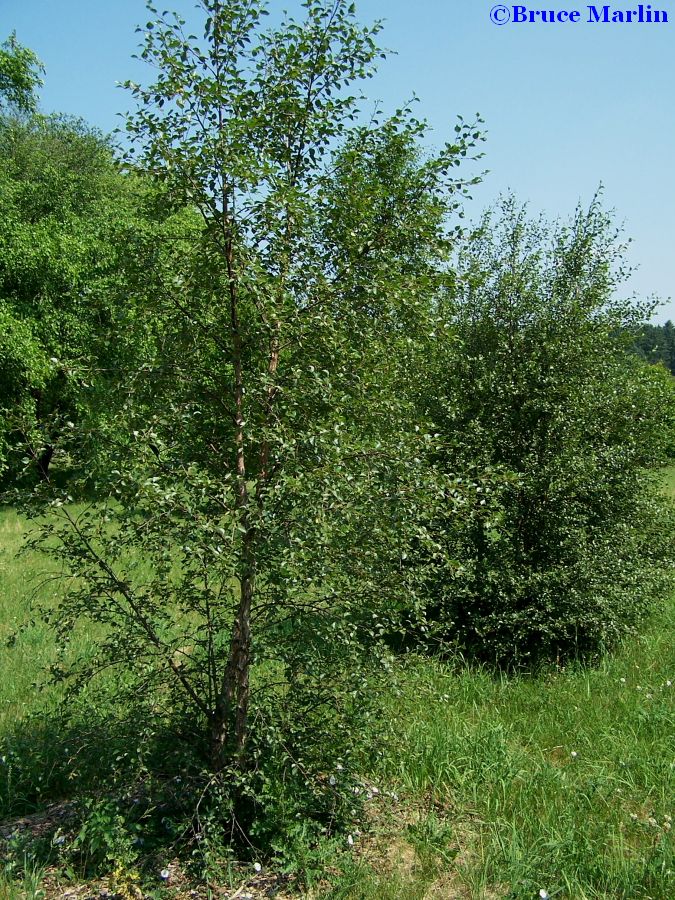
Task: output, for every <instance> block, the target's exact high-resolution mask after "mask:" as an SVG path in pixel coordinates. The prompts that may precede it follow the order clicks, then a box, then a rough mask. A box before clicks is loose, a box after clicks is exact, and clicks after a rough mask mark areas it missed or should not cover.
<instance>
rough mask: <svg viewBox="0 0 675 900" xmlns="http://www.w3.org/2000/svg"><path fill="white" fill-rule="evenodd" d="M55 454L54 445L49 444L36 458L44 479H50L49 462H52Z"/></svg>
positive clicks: (41, 476)
mask: <svg viewBox="0 0 675 900" xmlns="http://www.w3.org/2000/svg"><path fill="white" fill-rule="evenodd" d="M53 456H54V447H53V445H52V444H47V446H46V447H45V449H44V450H43V451H42V453H40V455H39V456H38V457H37V459H36V463H37V468H38V472H39V473H40V478H41V479H42V480H43V481H49V464H50V463H51V461H52V457H53Z"/></svg>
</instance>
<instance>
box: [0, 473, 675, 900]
mask: <svg viewBox="0 0 675 900" xmlns="http://www.w3.org/2000/svg"><path fill="white" fill-rule="evenodd" d="M664 484H665V488H666V490H667V491H668V492H669V493H670V494H671V496H673V497H675V469H672V470H669V471H668V472H667V473H666V477H665V481H664ZM24 529H25V525H24V522H23V521H22V520H21V518H20V517H19V516H17V514H16V513H15V512H13V511H12V510H8V509H5V510H0V547H1V549H0V640H3V641H4V640H6V638H7V637H8V636H9V634H10V632H11V631H12V630H13V629H15V628H16V627H17V626H21V625H23V626H26V627H25V629H24V630H23V631H20V632H19V634H18V636H17V639H16V641H15V642H14V644H13V646H11V647H10V648H9V649H8V650H6V651H5V652H3V653H2V654H1V655H0V743H2V741H3V737H4V738H7V736H8V735H11V734H12V733H13V732H14V731H16V729H17V728H19V727H20V726H21V723H22V722H23V721H25V720H26V717H27V715H28V714H29V713H31V712H35V711H38V710H47V711H48V710H51V709H54V708H55V705H56V700H57V699H58V696H59V690H58V689H55V688H45V689H44V690H37V689H36V687H35V685H37V684H40V683H41V682H43V681H44V676H43V674H42V673H43V672H44V669H45V666H47V665H48V664H49V662H50V659H51V658H52V655H53V652H54V642H53V636H52V634H51V632H49V631H48V630H47V629H46V626H44V625H42V624H41V623H40V622H39V621H33V617H32V600H31V598H32V597H34V587H33V582H34V578H35V576H36V574H37V573H38V572H39V571H40V569H41V567H42V565H43V560H41V559H36V558H35V557H32V556H30V555H24V556H23V557H21V558H20V559H19V560H18V561H17V559H16V558H15V553H16V551H17V550H18V548H19V546H20V543H21V539H22V534H23V532H24ZM40 590H41V591H42V597H43V599H45V598H48V596H49V591H53V590H58V588H57V587H55V586H53V585H52V586H44V587H43V588H41V589H40ZM45 592H46V593H45ZM92 639H93V638H92V635H91V634H89V633H87V632H86V631H85V630H82V632H81V634H78V638H77V641H76V642H75V650H76V651H77V649H78V647H79V649H80V650H81V651H85V650H86V648H87V646H88V645H89V643H90V642H91V640H92ZM673 682H675V601H673V602H671V603H670V604H668V605H667V607H666V608H665V609H664V610H663V611H662V613H661V614H660V615H659V616H658V617H657V618H655V619H654V620H653V621H652V622H651V624H650V626H649V627H648V628H647V629H646V630H645V631H644V632H643V634H641V636H640V637H637V638H635V639H634V640H631V641H627V642H626V644H625V646H623V647H622V648H620V649H619V650H618V651H617V652H616V653H614V654H613V655H611V656H609V657H607V658H605V659H604V661H603V662H602V664H601V665H600V666H599V667H597V668H594V669H590V668H584V667H581V666H579V667H571V668H568V669H567V670H555V671H551V672H549V673H548V674H547V675H542V676H539V677H537V678H529V677H525V676H520V677H513V676H512V677H506V676H504V677H501V678H499V677H495V676H493V675H491V674H490V673H489V672H487V671H486V670H483V669H480V668H476V667H475V666H473V667H472V666H468V665H464V664H463V663H462V661H461V660H457V661H455V662H454V663H453V664H452V665H448V664H441V663H439V662H437V661H432V660H428V659H423V658H416V657H410V658H408V659H407V660H406V661H405V662H404V663H403V664H401V665H400V666H399V667H398V668H397V669H395V670H394V672H393V673H392V675H391V677H390V678H389V679H388V680H387V684H386V688H385V692H384V699H383V704H384V714H385V719H386V721H387V723H388V725H387V727H386V729H385V732H384V735H385V736H384V738H383V739H382V741H381V745H380V746H379V747H377V748H376V749H375V751H374V752H373V754H372V762H371V766H370V771H369V772H367V773H365V774H366V781H367V783H368V784H370V785H371V788H370V790H369V796H370V799H369V800H368V802H367V804H366V809H367V817H366V821H365V823H363V824H362V825H361V832H362V833H361V834H359V833H356V832H355V833H354V835H353V836H352V837H353V844H352V843H351V842H349V843H348V842H347V839H346V836H345V841H344V849H343V851H342V852H340V853H338V854H337V856H328V855H327V857H326V871H330V872H331V875H330V877H328V875H327V876H326V878H325V879H324V881H322V882H321V883H320V885H319V886H318V887H316V888H315V889H314V893H313V894H312V896H315V897H319V896H320V897H325V898H330V900H348V898H353V900H407V898H409V900H424V898H427V900H432V898H439V900H441V898H443V900H452V898H476V900H480V898H483V900H489V898H507V897H508V898H512V900H518V898H537V897H539V896H540V891H545V892H546V893H547V894H548V896H550V897H556V898H570V900H599V898H625V900H639V898H643V900H670V898H672V897H675V875H674V873H675V841H674V839H673V832H672V830H671V819H672V818H675V686H674V685H673ZM44 740H45V741H46V744H47V745H48V744H49V742H50V740H51V741H52V743H53V746H54V748H57V747H59V746H60V745H59V741H58V740H56V738H55V736H53V735H51V736H50V735H49V734H47V735H46V736H44ZM366 742H367V741H366ZM52 752H53V753H56V752H57V751H56V749H54V750H53V751H52ZM38 757H39V759H41V760H42V761H43V763H42V764H41V765H42V768H40V767H38V766H37V765H36V766H34V768H33V770H32V771H29V772H28V776H26V774H25V773H24V781H25V778H26V777H30V778H33V779H34V781H35V782H36V784H35V785H34V788H35V789H34V790H33V792H32V793H31V794H30V796H29V795H28V793H26V792H25V791H24V794H23V795H22V796H21V797H18V798H17V797H16V796H11V795H10V793H9V792H8V789H7V785H8V783H9V779H8V777H7V772H6V771H5V773H4V782H3V783H4V785H5V787H4V793H3V795H2V798H0V802H2V803H3V804H4V815H5V817H10V816H11V815H15V814H16V813H17V812H18V811H19V810H21V811H22V812H24V811H29V810H30V809H31V808H32V809H36V810H39V809H43V808H44V807H45V806H46V805H47V804H48V803H51V802H54V801H55V800H60V799H63V798H64V796H66V795H67V786H66V787H64V784H63V782H50V781H49V778H48V777H47V776H46V775H45V770H44V760H45V758H47V759H48V758H49V756H48V753H47V757H45V755H44V752H43V753H42V756H40V755H39V754H38ZM21 764H22V762H21V760H19V759H18V758H17V759H15V765H16V766H20V765H21ZM5 768H6V764H5ZM0 775H2V773H0ZM43 777H44V778H45V782H44V783H45V784H46V786H45V787H42V788H41V787H40V786H39V784H37V782H38V779H41V778H43ZM0 780H2V778H0ZM22 866H23V868H21V867H20V866H19V867H18V869H17V872H16V873H15V874H13V873H11V872H8V873H6V874H5V875H3V876H1V877H0V898H12V900H13V898H14V897H16V898H18V897H28V896H38V895H39V885H38V881H39V871H38V863H37V862H36V861H35V860H31V859H30V857H28V858H27V859H25V860H24V861H23V862H22ZM251 891H252V892H254V891H255V887H254V886H252V887H251ZM48 894H49V892H48ZM252 895H253V896H256V894H255V893H252ZM49 896H59V894H58V893H56V894H54V893H53V892H52V893H51V894H49ZM225 896H227V894H225ZM261 896H262V895H261Z"/></svg>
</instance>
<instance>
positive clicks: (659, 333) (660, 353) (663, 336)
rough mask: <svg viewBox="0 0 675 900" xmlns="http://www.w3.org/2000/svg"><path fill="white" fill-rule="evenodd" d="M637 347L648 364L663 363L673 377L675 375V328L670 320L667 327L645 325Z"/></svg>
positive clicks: (637, 341) (637, 340) (666, 324)
mask: <svg viewBox="0 0 675 900" xmlns="http://www.w3.org/2000/svg"><path fill="white" fill-rule="evenodd" d="M635 346H636V349H637V352H638V353H639V354H640V356H641V357H642V358H643V359H646V360H647V362H650V363H661V364H662V365H664V366H665V367H666V368H667V369H668V370H669V372H670V373H671V375H675V326H674V325H673V323H672V322H671V321H670V320H668V321H667V322H666V323H665V325H651V324H647V325H644V326H643V327H642V328H641V330H640V331H639V333H638V335H637V338H636V341H635Z"/></svg>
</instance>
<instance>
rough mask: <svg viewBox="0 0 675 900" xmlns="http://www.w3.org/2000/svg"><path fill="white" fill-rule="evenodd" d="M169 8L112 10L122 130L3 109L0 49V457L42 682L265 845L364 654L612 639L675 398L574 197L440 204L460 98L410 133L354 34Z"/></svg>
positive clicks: (650, 549) (309, 17)
mask: <svg viewBox="0 0 675 900" xmlns="http://www.w3.org/2000/svg"><path fill="white" fill-rule="evenodd" d="M201 6H202V7H203V9H204V11H205V13H206V15H205V18H204V22H203V39H200V40H198V39H197V38H196V37H194V36H189V37H186V36H185V33H184V31H183V29H182V25H181V23H180V20H176V21H174V20H173V19H171V17H169V16H167V15H157V16H155V17H154V18H153V19H152V21H151V22H149V23H148V25H147V27H146V29H145V30H144V41H145V43H144V49H143V52H142V56H143V58H144V59H146V60H147V61H149V62H150V63H152V64H153V66H154V69H153V71H154V72H155V73H156V80H155V81H154V83H152V84H150V85H147V86H142V85H137V84H130V85H128V88H129V90H130V92H131V95H132V96H133V98H134V99H135V101H136V103H137V111H136V112H135V113H134V114H132V115H131V116H129V118H128V120H127V139H128V141H129V143H130V146H131V150H130V151H129V152H128V153H127V154H126V155H125V156H120V155H119V154H118V153H117V152H116V151H114V149H113V147H112V145H111V144H110V142H109V141H108V140H107V139H106V138H104V137H102V136H101V135H99V134H97V133H96V132H94V131H92V129H90V128H88V127H87V126H86V124H84V123H81V122H76V121H72V120H69V119H63V118H59V117H44V116H40V115H37V114H35V112H34V110H33V107H34V101H33V99H32V98H33V93H32V91H33V88H34V86H35V84H36V81H37V78H38V75H39V70H38V68H37V61H36V60H35V59H34V57H33V56H32V55H31V54H29V53H28V51H24V50H23V49H22V48H20V47H19V46H18V45H17V44H16V42H13V41H10V42H9V43H8V44H6V45H5V46H4V49H3V51H2V53H3V54H4V56H2V57H0V63H1V66H0V72H5V73H9V74H8V78H9V81H8V82H0V87H3V85H4V90H5V98H6V101H7V103H8V104H9V106H8V107H7V109H6V110H5V112H4V115H3V117H2V120H1V121H0V247H1V251H2V252H1V253H0V348H1V351H2V352H1V355H0V408H1V409H2V420H1V424H0V464H1V465H2V467H3V475H4V478H5V483H6V487H7V497H9V498H15V499H16V498H20V497H23V498H24V499H25V498H26V497H27V496H28V498H29V500H30V501H31V502H34V503H35V504H37V505H36V506H35V508H36V509H37V510H39V511H40V512H43V511H44V508H45V504H49V505H50V508H51V510H52V516H51V517H50V518H49V519H48V520H47V524H46V525H45V526H44V528H43V531H42V540H41V539H40V538H36V539H35V540H36V543H37V544H40V545H41V546H42V547H43V549H44V550H45V552H46V553H48V554H50V555H52V556H55V557H56V559H57V561H58V564H59V566H60V567H61V569H62V570H63V571H64V572H66V573H67V574H68V575H69V576H70V578H69V581H68V589H67V591H66V593H65V596H64V597H63V598H62V599H61V600H60V601H59V603H58V605H57V607H56V608H54V607H51V608H49V609H47V610H46V612H45V614H46V615H47V616H48V617H49V619H50V621H52V622H53V624H54V627H55V629H56V630H57V631H58V633H59V636H60V642H59V643H60V647H61V654H62V658H61V659H60V660H59V661H58V664H56V665H55V667H54V671H55V673H56V674H57V677H59V678H69V679H72V680H74V683H75V684H76V685H79V686H80V687H81V688H82V689H83V691H84V695H85V697H86V698H89V699H88V700H87V701H86V702H87V703H88V704H89V705H88V707H87V709H88V712H89V713H90V714H91V715H93V714H94V711H95V710H99V709H102V708H104V707H103V706H101V705H100V704H99V705H97V703H96V701H95V700H93V699H92V697H93V696H95V691H96V686H97V684H99V680H98V679H99V675H100V673H102V672H105V673H107V677H110V676H109V674H108V673H110V672H113V671H117V672H119V673H120V674H119V681H118V682H117V684H116V687H115V690H114V691H111V690H110V689H109V688H107V691H108V693H107V695H106V696H107V702H108V703H109V702H111V700H110V697H111V695H112V696H114V697H115V703H116V704H117V712H116V713H115V715H117V716H118V717H122V716H124V715H130V714H131V711H133V714H134V715H135V716H137V721H142V722H143V723H144V726H143V731H142V733H143V735H147V734H152V735H153V739H154V736H156V734H157V733H159V732H161V731H162V730H166V729H169V730H170V729H173V730H174V731H176V732H178V733H179V734H180V735H181V737H182V738H184V739H185V740H183V742H182V743H181V742H179V743H178V744H175V745H174V744H167V746H165V747H164V753H165V758H164V759H163V760H162V765H163V766H164V765H166V766H168V763H167V762H166V759H167V758H168V757H169V756H171V754H173V755H174V756H180V760H181V762H180V766H181V767H182V769H181V771H182V770H183V769H187V770H190V771H192V772H193V773H195V781H194V783H195V784H199V785H201V786H200V787H199V790H198V793H199V792H203V793H202V794H201V797H202V799H201V800H200V801H199V802H200V803H201V804H202V807H201V809H202V811H203V810H204V809H206V807H207V805H208V804H207V802H206V801H205V800H204V796H205V795H206V794H208V796H209V797H211V798H212V800H213V805H212V806H211V807H210V812H209V814H208V815H209V816H210V818H209V819H208V821H209V822H210V824H211V826H212V827H213V828H214V829H216V830H218V829H220V833H223V832H227V833H228V834H229V835H230V836H231V837H232V839H233V840H237V841H239V843H240V844H241V845H246V842H247V841H249V840H250V839H251V837H252V836H253V835H255V836H256V840H257V841H258V842H259V843H266V844H267V846H273V845H274V842H275V841H278V840H279V838H278V834H279V833H280V832H283V833H284V834H286V836H288V834H290V833H293V829H294V828H297V821H298V819H299V818H300V819H302V820H303V821H304V820H306V821H307V822H312V823H314V826H315V827H316V829H318V830H321V829H323V831H330V830H331V829H333V828H335V827H337V823H339V822H340V821H344V820H345V818H346V819H349V816H350V815H351V813H350V810H351V809H352V806H353V805H354V803H355V800H354V793H353V791H350V789H349V781H348V779H346V778H345V780H344V782H343V785H347V787H346V788H344V789H343V787H341V788H340V789H339V790H338V789H336V788H335V789H334V786H333V785H329V786H327V785H326V781H325V778H323V777H322V775H321V773H322V772H325V771H327V770H329V767H328V766H327V762H326V761H327V758H328V757H330V756H332V757H333V761H335V760H336V759H339V760H340V765H341V766H343V767H344V768H349V765H350V760H351V758H352V757H351V754H352V750H351V745H352V743H353V735H354V733H355V730H356V729H357V728H358V727H359V724H358V723H359V722H361V723H363V722H364V721H366V719H368V717H369V716H371V717H372V716H374V715H375V714H374V712H373V702H374V701H373V702H371V701H372V697H373V694H372V692H371V691H370V689H369V684H371V683H372V682H371V681H370V680H369V679H371V678H375V675H374V674H373V673H376V672H382V671H386V669H387V666H391V665H392V660H393V659H395V658H396V654H397V653H400V652H402V651H409V650H414V651H416V652H436V653H439V654H441V655H446V656H447V655H452V654H455V653H462V654H463V655H464V656H465V657H468V658H471V659H477V660H482V661H484V662H486V663H488V664H490V665H493V666H501V667H507V668H517V669H525V670H528V671H531V670H534V669H536V668H538V667H540V666H545V665H550V664H552V663H558V664H561V663H562V662H563V661H564V660H568V659H574V658H585V659H591V660H592V659H595V658H597V656H598V655H599V654H600V653H601V652H603V651H604V650H606V649H607V648H609V647H611V646H612V645H614V644H616V642H617V641H619V640H620V639H621V638H622V637H624V636H625V635H626V634H631V633H633V632H634V631H635V629H636V628H637V627H638V625H639V623H640V622H641V621H642V620H643V619H644V617H645V616H646V615H648V614H649V612H650V610H652V609H653V608H654V605H655V604H656V603H658V602H659V600H660V599H662V598H663V596H664V591H665V590H666V587H667V584H668V583H669V578H670V575H671V571H672V565H671V561H672V558H673V557H672V531H671V530H670V522H669V512H668V510H667V509H666V507H665V504H664V503H663V502H662V498H661V497H660V494H659V489H658V485H657V481H656V477H655V474H654V473H655V471H656V470H657V469H658V467H659V466H661V465H662V464H663V463H664V462H665V461H667V459H668V454H669V453H670V452H671V451H672V445H673V423H674V421H675V394H674V391H673V379H672V378H671V376H670V375H669V374H668V373H667V372H666V371H665V370H663V369H662V368H660V367H654V366H649V365H646V364H645V363H644V362H643V361H642V360H641V359H639V358H638V357H637V356H636V354H635V353H634V352H633V342H634V334H635V332H636V329H638V328H641V327H642V323H643V322H645V321H646V320H647V319H648V316H649V315H650V313H651V309H650V308H649V306H648V305H643V306H641V305H640V304H635V303H628V302H624V301H623V300H622V299H621V294H620V291H621V272H622V259H623V253H624V247H623V245H622V243H621V241H620V238H619V236H618V235H617V232H616V230H615V228H614V226H613V224H612V221H611V218H610V217H609V216H608V215H607V214H606V213H605V212H604V211H603V209H602V207H601V204H600V202H599V200H598V199H597V198H595V199H594V200H593V201H592V203H591V204H590V205H589V207H588V208H587V209H582V208H579V209H577V210H576V211H574V213H573V214H572V216H571V218H570V219H569V221H568V222H566V223H562V224H560V223H556V224H551V225H549V224H547V223H546V222H544V221H541V220H532V219H531V218H530V217H529V216H528V214H527V211H526V210H525V209H524V208H522V207H521V206H520V205H519V204H518V203H517V202H516V201H515V200H514V199H513V198H506V199H504V200H502V201H501V202H500V203H499V204H497V206H496V207H495V209H493V210H491V211H490V212H488V213H487V214H486V215H485V216H483V218H482V219H481V220H480V221H479V222H478V224H477V225H476V226H475V227H474V228H472V229H467V228H464V229H460V228H459V227H458V225H459V224H461V223H460V214H461V213H462V206H463V204H464V203H465V195H466V194H467V191H468V189H469V188H470V185H471V184H472V183H474V181H475V179H474V178H473V177H472V176H471V175H466V174H464V173H465V169H466V168H467V166H468V165H470V164H471V163H470V161H471V159H472V157H475V156H476V155H477V154H478V149H479V146H480V142H481V141H482V133H481V125H480V122H479V121H478V122H466V121H464V120H459V122H458V124H457V126H456V128H455V132H454V135H453V136H452V139H451V140H449V141H448V142H447V143H446V144H445V145H443V146H442V147H441V148H440V149H438V150H437V151H435V152H430V151H429V150H428V149H427V148H428V145H429V135H428V130H429V129H428V127H427V125H426V124H425V123H424V122H423V121H420V120H419V119H417V118H416V117H415V116H414V114H413V112H412V110H411V109H408V108H403V109H401V110H398V111H397V112H395V113H394V114H393V115H391V116H389V117H386V116H384V115H382V114H376V115H374V116H373V117H371V118H370V119H369V120H367V124H360V119H359V117H358V105H357V99H356V97H357V94H358V84H359V82H361V81H362V80H363V79H365V78H367V77H368V76H369V75H370V74H372V71H373V67H374V64H375V61H376V59H377V58H378V55H379V50H378V47H377V40H376V38H377V33H378V31H379V26H375V27H373V28H364V27H363V26H361V25H359V24H358V22H357V21H356V19H355V13H354V9H353V6H351V5H349V4H348V3H346V2H342V0H337V2H335V3H330V4H326V3H324V2H321V0H308V3H307V4H305V6H304V10H305V17H304V19H303V20H302V21H301V22H295V21H293V20H284V21H283V22H282V23H281V24H279V25H277V26H276V27H275V28H274V29H272V30H271V31H266V30H264V29H263V28H262V27H261V21H262V16H263V14H264V12H265V9H264V5H263V4H261V3H257V2H255V3H251V2H249V0H229V2H227V3H224V2H222V0H203V3H202V4H201ZM3 67H4V68H3ZM17 73H18V75H17ZM7 84H9V85H10V87H9V88H7ZM83 497H88V498H90V499H91V500H92V502H91V503H89V504H88V505H86V507H84V508H83V509H81V508H79V507H74V506H73V500H74V499H75V500H77V499H82V498H83ZM83 619H85V620H90V621H92V622H94V623H96V627H97V629H98V631H97V633H98V634H100V636H101V637H100V640H99V641H98V642H97V643H96V644H95V645H94V646H93V647H92V650H91V654H90V656H82V655H81V656H78V658H77V659H76V660H73V659H72V658H71V657H70V656H69V654H68V641H69V636H70V635H71V634H72V633H74V630H75V628H76V625H77V623H78V622H80V621H82V620H83ZM93 692H94V693H93ZM371 721H372V719H371ZM116 727H117V726H116ZM149 739H150V738H148V740H149ZM139 740H141V738H139ZM139 758H140V757H139ZM172 758H173V757H172ZM190 767H192V768H191V769H190ZM205 771H206V772H207V775H208V777H207V778H206V782H204V781H203V780H202V781H199V777H201V776H199V777H198V775H197V774H196V773H201V774H202V775H203V773H204V772H205ZM202 815H204V813H203V812H202ZM200 821H201V820H200ZM314 826H312V827H314ZM200 827H201V825H200ZM307 827H308V828H309V826H307ZM317 833H318V831H317Z"/></svg>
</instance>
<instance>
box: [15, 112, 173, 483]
mask: <svg viewBox="0 0 675 900" xmlns="http://www.w3.org/2000/svg"><path fill="white" fill-rule="evenodd" d="M0 158H1V159H2V161H3V166H2V174H1V175H0V212H1V216H2V225H1V227H0V247H1V248H2V260H1V262H0V318H1V322H2V324H1V325H0V331H1V333H2V337H1V338H0V340H1V341H2V344H3V349H4V351H5V352H4V353H3V355H2V361H1V362H0V409H2V411H3V416H2V424H1V425H0V441H1V442H2V444H1V446H0V472H1V471H2V470H3V469H9V473H8V474H9V475H11V476H13V477H14V478H16V476H17V474H18V473H19V472H20V471H21V468H22V466H21V463H20V459H21V457H22V456H27V457H28V458H30V459H31V460H33V461H35V463H37V466H38V469H39V471H40V474H42V475H43V476H46V475H47V474H48V470H49V463H50V461H51V457H52V454H53V452H54V450H62V451H65V449H66V448H67V445H68V441H69V436H70V437H71V438H72V434H71V432H72V429H73V428H74V427H75V426H76V425H80V426H81V427H82V429H83V431H84V432H85V433H86V432H87V431H88V429H89V428H90V427H91V419H92V417H93V418H95V417H96V414H98V415H106V416H111V415H113V414H114V410H113V404H112V402H111V397H110V396H109V392H107V391H106V386H107V385H108V384H109V382H110V380H111V378H110V375H111V373H114V372H115V371H116V369H118V368H119V367H120V366H121V365H122V362H123V360H125V359H128V358H129V357H130V356H131V357H133V358H134V359H136V360H139V359H141V358H142V356H143V353H144V350H145V346H146V345H147V343H148V340H149V338H148V335H147V332H146V333H145V334H144V331H143V329H142V327H138V326H139V325H141V326H142V325H143V323H144V317H143V315H142V312H141V308H142V301H143V298H144V297H146V296H147V294H148V293H150V292H151V291H152V290H153V282H154V281H155V279H154V276H153V274H152V269H151V265H152V263H153V262H158V261H159V260H161V257H162V250H161V243H162V241H167V240H169V239H172V238H173V239H176V238H177V236H178V233H179V230H180V229H179V228H177V227H176V225H175V224H174V225H169V224H166V225H165V224H164V223H168V222H169V221H170V220H171V218H172V215H173V210H171V209H167V208H166V204H162V201H161V198H160V197H158V196H157V195H156V192H155V196H153V193H152V192H151V191H150V190H149V189H148V187H147V186H146V185H144V184H143V183H142V182H141V181H140V180H139V179H137V178H133V177H130V176H123V175H122V174H121V173H120V171H119V169H118V167H117V165H116V164H115V161H114V158H113V153H112V149H111V147H110V145H109V143H108V141H107V140H105V139H104V138H103V137H102V136H101V135H99V134H98V133H97V132H95V131H93V130H91V129H90V128H88V127H87V126H86V125H85V124H84V123H82V122H80V121H78V120H73V119H69V118H63V117H51V118H44V117H38V118H32V119H25V118H24V119H18V118H12V117H6V118H4V119H3V120H2V121H0ZM176 218H179V217H178V216H176V217H174V222H175V219H176ZM159 268H160V266H159V264H158V265H157V269H159ZM141 285H142V287H141ZM134 289H135V290H134ZM155 289H156V287H155ZM132 290H134V293H133V294H132V296H133V298H134V302H133V303H132V302H130V292H131V291H132ZM134 326H136V327H134ZM132 327H134V333H133V338H132V336H131V334H130V329H131V328H132ZM102 397H105V402H104V403H100V402H98V401H99V399H101V398H102ZM81 439H82V438H81V436H80V440H81ZM89 450H90V452H91V451H92V448H91V447H90V448H89ZM12 451H13V453H12Z"/></svg>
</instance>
